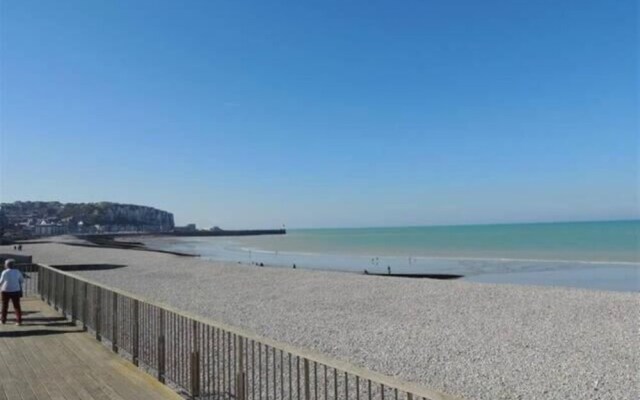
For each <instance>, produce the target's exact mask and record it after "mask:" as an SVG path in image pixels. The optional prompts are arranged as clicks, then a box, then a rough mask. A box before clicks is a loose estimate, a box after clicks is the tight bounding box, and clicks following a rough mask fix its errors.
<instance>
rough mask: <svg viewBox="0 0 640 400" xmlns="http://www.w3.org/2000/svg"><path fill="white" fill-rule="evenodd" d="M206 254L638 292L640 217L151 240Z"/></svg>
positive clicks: (343, 268) (242, 259)
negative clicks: (638, 219) (621, 219)
mask: <svg viewBox="0 0 640 400" xmlns="http://www.w3.org/2000/svg"><path fill="white" fill-rule="evenodd" d="M147 242H148V245H150V246H151V247H159V248H163V249H169V250H174V251H183V252H190V253H196V254H199V255H201V256H203V257H206V258H211V259H216V260H225V261H235V262H241V263H258V264H260V263H263V264H265V265H273V266H281V267H288V268H291V267H292V266H293V264H296V268H315V269H330V270H341V271H348V272H362V271H364V270H365V269H366V270H368V271H369V272H386V271H387V268H390V269H391V270H392V271H393V272H398V273H427V272H429V273H434V272H440V273H457V274H462V275H464V276H465V278H464V279H466V280H471V281H477V282H496V283H523V284H541V285H560V286H574V287H582V288H590V289H603V290H623V291H638V290H639V287H640V221H637V220H634V221H606V222H562V223H532V224H501V225H467V226H426V227H397V228H352V229H299V230H295V229H294V230H289V231H288V232H287V234H286V235H280V236H252V237H233V238H222V237H221V238H180V239H175V238H172V239H162V238H161V239H149V240H147Z"/></svg>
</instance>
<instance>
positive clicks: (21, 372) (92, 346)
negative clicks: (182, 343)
mask: <svg viewBox="0 0 640 400" xmlns="http://www.w3.org/2000/svg"><path fill="white" fill-rule="evenodd" d="M23 309H24V310H26V311H28V313H27V315H25V317H24V321H23V322H24V325H23V326H15V325H13V324H12V323H11V322H12V321H10V323H9V324H7V325H0V400H14V399H15V400H135V399H141V400H142V399H145V400H146V399H175V400H177V399H181V398H182V397H180V396H179V395H178V394H177V393H175V392H173V391H171V389H169V388H168V387H166V386H164V385H162V384H160V383H159V382H157V381H156V380H155V379H154V378H153V377H152V376H150V375H148V374H146V373H144V372H143V371H141V370H140V369H138V368H136V367H135V366H133V364H131V363H130V362H128V361H127V360H125V359H123V358H121V357H120V356H118V355H117V354H115V353H113V352H111V351H110V350H109V349H107V348H106V347H105V346H104V345H102V344H101V343H99V342H97V341H96V340H95V339H94V338H93V337H92V336H91V335H89V334H87V333H84V332H81V331H80V329H79V327H78V326H75V325H73V324H70V323H68V322H67V321H65V320H64V319H63V318H61V317H60V315H59V314H58V313H57V312H56V311H55V310H53V309H52V308H51V307H49V306H47V305H46V304H45V303H43V302H41V301H40V300H38V299H35V298H29V299H26V300H24V301H23Z"/></svg>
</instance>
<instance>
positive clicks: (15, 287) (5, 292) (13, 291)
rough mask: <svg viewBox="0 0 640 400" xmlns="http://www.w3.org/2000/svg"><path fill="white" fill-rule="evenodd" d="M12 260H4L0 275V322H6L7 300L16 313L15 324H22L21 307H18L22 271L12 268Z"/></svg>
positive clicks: (20, 295) (22, 279) (20, 294)
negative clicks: (0, 303) (0, 304)
mask: <svg viewBox="0 0 640 400" xmlns="http://www.w3.org/2000/svg"><path fill="white" fill-rule="evenodd" d="M14 262H15V261H14V260H7V261H5V262H4V271H2V274H1V275H0V292H1V295H2V320H1V321H0V322H2V324H3V325H4V324H5V323H7V312H8V311H9V300H11V302H12V303H13V310H14V311H15V313H16V321H17V323H16V325H22V309H21V308H20V297H22V283H23V282H24V277H23V276H22V272H20V271H19V270H17V269H15V268H13V264H14Z"/></svg>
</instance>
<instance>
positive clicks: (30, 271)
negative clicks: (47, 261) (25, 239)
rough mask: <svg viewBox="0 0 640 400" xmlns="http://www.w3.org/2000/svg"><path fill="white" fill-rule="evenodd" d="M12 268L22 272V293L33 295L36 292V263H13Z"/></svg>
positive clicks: (37, 267)
mask: <svg viewBox="0 0 640 400" xmlns="http://www.w3.org/2000/svg"><path fill="white" fill-rule="evenodd" d="M14 268H15V269H17V270H18V271H20V272H22V276H23V278H24V281H23V282H22V295H23V296H33V295H36V294H38V288H39V286H38V285H39V284H38V276H39V274H38V269H39V266H38V265H37V264H31V263H24V264H14Z"/></svg>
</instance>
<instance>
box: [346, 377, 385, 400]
mask: <svg viewBox="0 0 640 400" xmlns="http://www.w3.org/2000/svg"><path fill="white" fill-rule="evenodd" d="M344 398H345V400H349V374H348V373H347V372H346V371H345V373H344ZM396 400H397V399H396Z"/></svg>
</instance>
